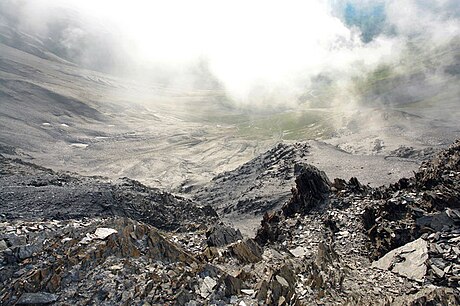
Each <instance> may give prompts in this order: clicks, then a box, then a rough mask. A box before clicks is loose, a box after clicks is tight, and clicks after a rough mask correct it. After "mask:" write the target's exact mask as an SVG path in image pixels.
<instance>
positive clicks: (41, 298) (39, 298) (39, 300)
mask: <svg viewBox="0 0 460 306" xmlns="http://www.w3.org/2000/svg"><path fill="white" fill-rule="evenodd" d="M57 299H58V296H57V295H56V294H52V293H48V292H36V293H24V294H23V295H21V297H20V298H19V301H18V303H17V305H48V304H51V303H54V302H56V301H57Z"/></svg>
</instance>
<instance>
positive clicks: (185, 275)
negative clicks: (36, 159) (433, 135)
mask: <svg viewBox="0 0 460 306" xmlns="http://www.w3.org/2000/svg"><path fill="white" fill-rule="evenodd" d="M459 146H460V144H459V143H456V144H454V145H453V146H452V147H451V148H449V150H447V151H445V152H441V153H440V155H439V157H437V159H435V160H434V161H433V163H425V164H424V166H423V167H422V169H421V170H420V173H422V172H423V173H422V174H419V173H418V174H416V175H415V177H414V178H407V179H401V180H400V181H398V182H397V183H396V184H394V185H392V186H389V187H382V188H371V187H369V186H365V185H363V184H361V183H360V182H359V181H358V180H357V179H356V178H351V179H350V180H349V181H345V180H342V179H335V180H334V181H333V183H331V182H329V180H328V179H327V177H326V176H325V175H324V173H322V172H321V171H319V170H318V169H316V168H315V167H312V166H308V165H307V166H302V167H300V166H296V167H295V170H296V174H297V177H296V187H295V188H293V189H292V194H291V198H290V199H289V200H287V201H286V202H285V203H284V205H283V206H282V207H281V209H280V210H278V211H275V212H273V213H270V214H266V215H265V216H264V219H263V220H262V222H261V227H260V229H259V231H258V233H257V235H256V237H255V239H254V240H253V239H250V238H243V239H242V235H241V233H239V232H238V231H237V230H234V229H232V228H231V227H229V226H227V225H224V223H220V222H219V221H217V218H216V217H215V214H213V213H212V211H210V212H205V209H204V208H203V207H196V208H193V209H197V211H198V212H201V213H202V214H201V213H198V218H193V215H192V214H191V213H190V211H187V210H184V211H182V212H176V213H177V214H179V215H178V216H177V219H176V221H175V222H177V226H175V227H172V228H173V229H174V230H172V231H171V230H170V229H169V225H171V224H173V222H170V223H169V225H168V226H164V227H163V231H161V230H159V229H156V228H155V227H153V226H152V225H151V224H148V223H147V222H146V221H149V220H154V219H151V218H146V219H143V214H142V213H136V212H133V211H131V210H129V209H127V208H126V207H128V206H123V205H126V204H120V205H121V206H120V207H118V206H117V207H116V209H119V210H120V213H119V214H120V215H122V216H123V217H113V215H117V214H115V213H113V211H114V210H112V213H110V214H108V215H109V216H110V217H107V216H106V215H103V217H98V216H97V214H94V215H92V214H89V213H88V212H87V213H88V215H86V216H83V217H82V216H80V218H70V217H67V218H59V219H57V218H55V219H54V220H53V219H48V220H43V219H42V218H41V217H40V215H39V217H38V218H37V219H35V220H34V219H33V218H31V215H30V214H29V215H27V213H28V212H27V211H25V210H23V211H25V212H24V214H26V215H27V217H28V218H29V220H26V221H24V220H20V219H19V216H15V215H13V214H10V212H8V213H6V214H4V215H3V216H2V218H3V222H0V255H1V260H0V270H1V271H2V273H0V282H1V283H0V284H1V288H2V289H0V303H2V304H5V305H14V304H17V303H18V302H21V303H28V301H33V300H35V302H37V303H42V302H41V300H40V299H42V301H44V302H47V303H48V301H49V302H50V303H54V304H56V305H68V304H85V303H89V302H90V301H91V302H93V303H98V304H117V305H118V304H120V305H130V304H139V305H143V304H146V303H149V304H151V305H152V304H162V305H165V304H176V305H202V304H203V305H206V304H217V305H219V304H231V305H250V304H264V305H315V304H322V305H331V304H336V305H376V304H377V305H425V304H429V303H433V304H436V303H437V304H441V305H457V304H459V301H460V292H459V287H460V283H459V282H460V278H459V276H458V275H459V273H460V262H459V260H460V248H459V243H460V211H459V210H458V209H457V208H456V206H455V204H452V202H451V200H452V199H454V200H455V195H456V193H457V192H458V189H457V188H458V186H459V180H460V176H459V174H460V169H459V168H458V160H457V159H456V158H457V157H456V156H457V155H458V152H459V149H458V147H459ZM451 155H453V156H451ZM444 162H445V163H446V165H447V166H446V167H445V168H443V166H442V163H444ZM9 167H11V168H9ZM21 167H22V166H21ZM4 169H6V170H2V171H3V172H2V174H1V175H0V179H2V175H3V176H5V177H7V178H8V179H7V181H9V182H15V181H14V180H17V182H19V181H20V180H21V179H23V178H24V176H27V175H29V174H30V173H31V171H32V172H33V171H36V173H35V174H33V173H32V174H33V175H32V177H34V175H35V177H34V181H35V183H34V185H35V186H34V187H33V188H36V189H34V190H35V191H37V190H41V189H40V188H43V187H46V186H49V184H50V181H49V180H48V181H46V180H43V179H42V180H38V179H37V178H38V177H41V178H46V179H48V178H53V179H56V180H51V181H52V184H57V185H58V186H59V184H62V185H63V186H64V187H68V186H76V185H75V182H73V180H77V179H78V180H77V181H78V182H79V184H82V185H83V187H85V188H87V187H88V186H90V184H89V183H88V181H87V180H86V179H85V178H80V177H74V176H72V175H69V177H67V178H65V177H64V176H62V177H59V175H58V174H56V173H51V174H46V173H45V174H43V171H45V172H46V170H43V169H40V168H37V169H35V168H34V169H35V170H34V169H32V170H31V169H30V165H27V164H26V165H24V167H23V168H20V169H18V168H17V165H16V164H14V163H11V161H8V162H6V168H4ZM429 169H431V170H429ZM17 170H22V171H24V173H21V172H18V174H14V175H13V174H12V173H10V172H9V171H17ZM21 175H22V176H21ZM12 177H14V178H12ZM88 180H90V179H88ZM90 181H91V182H97V184H99V183H100V181H99V179H97V180H96V181H93V180H92V179H91V180H90ZM43 182H45V183H43ZM69 182H71V183H69ZM122 182H125V183H126V186H125V187H122V188H121V189H122V190H121V191H117V192H121V193H126V194H130V195H131V196H127V197H124V198H123V199H124V200H123V201H126V202H129V201H132V202H129V203H139V202H138V201H139V199H143V200H142V201H144V200H145V201H146V202H145V203H146V206H143V205H139V207H140V209H141V210H142V208H143V207H149V204H148V203H149V201H151V202H152V203H151V204H150V205H152V206H155V205H159V204H160V203H163V202H164V205H165V206H166V207H170V208H171V207H174V208H177V206H176V205H178V203H180V204H183V205H185V206H184V207H185V208H186V209H188V208H187V205H188V204H187V203H189V204H190V205H192V204H193V205H195V204H194V203H193V202H188V201H186V200H183V201H185V202H181V201H180V198H176V197H174V196H171V195H169V196H166V197H160V196H159V197H158V198H156V197H155V194H156V193H155V192H154V191H152V190H150V189H149V188H147V187H145V186H143V185H140V184H137V183H135V182H132V181H129V180H122ZM72 184H73V185H72ZM97 184H96V185H97ZM116 184H121V183H115V185H116ZM16 186H19V185H18V184H17V185H16ZM23 186H25V187H24V189H26V190H27V189H28V188H30V187H29V186H30V185H28V184H25V185H21V187H20V188H22V187H23ZM110 186H112V187H113V185H110ZM59 187H62V186H59ZM1 188H3V187H1ZM20 188H19V189H20ZM113 188H115V189H116V188H119V187H118V186H115V187H113ZM125 188H127V189H125ZM446 188H447V189H446ZM0 190H1V191H2V195H0V196H1V197H3V198H6V197H8V196H9V195H5V194H4V192H5V191H7V192H10V189H8V188H7V189H0ZM85 190H87V189H85ZM441 190H448V191H449V193H447V196H445V197H444V194H442V191H441ZM21 192H24V191H21ZM91 192H93V191H91ZM433 193H434V194H438V193H439V195H440V197H438V198H437V200H436V201H435V202H432V199H433V198H432V197H431V196H427V194H428V195H429V194H433ZM19 194H22V193H19ZM441 195H442V197H441ZM150 196H151V197H150ZM168 197H172V198H168ZM158 199H161V201H160V200H158ZM168 199H169V200H168ZM142 201H141V202H142ZM168 201H169V202H168ZM176 201H178V202H176ZM28 203H29V205H31V207H32V209H36V208H34V206H33V205H34V202H32V201H30V202H28ZM113 203H119V202H117V201H114V202H109V204H110V205H113ZM41 205H42V204H41V203H40V202H39V203H38V207H40V208H41V207H45V206H41ZM53 205H56V202H52V201H51V207H55V206H53ZM117 205H118V204H117ZM168 205H172V206H168ZM6 207H7V209H8V207H9V206H8V205H7V206H6ZM82 207H89V206H82ZM82 207H79V206H77V210H78V209H80V211H82ZM96 208H97V209H98V206H96ZM123 209H125V210H123ZM193 209H192V211H195V210H193ZM90 212H91V211H90ZM121 212H123V213H121ZM125 214H127V215H128V217H127V216H125ZM152 214H153V213H152ZM158 214H159V215H158V218H163V219H164V220H170V219H168V218H174V217H175V215H174V214H175V213H171V214H170V215H167V214H163V213H162V210H159V212H158ZM187 214H188V215H187ZM185 215H186V216H185ZM207 215H209V216H211V217H210V219H209V220H211V221H213V223H211V222H209V220H207V221H206V222H204V223H201V222H202V221H201V219H200V218H201V217H204V216H207ZM135 218H138V219H139V220H135ZM158 220H160V219H158ZM171 220H173V219H171ZM158 222H159V221H158ZM168 222H169V221H168ZM193 224H194V225H193ZM192 225H193V226H192ZM46 299H48V300H46Z"/></svg>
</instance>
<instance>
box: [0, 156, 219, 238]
mask: <svg viewBox="0 0 460 306" xmlns="http://www.w3.org/2000/svg"><path fill="white" fill-rule="evenodd" d="M0 165H1V170H0V201H1V202H2V207H1V213H2V214H4V215H6V216H7V218H8V219H41V218H48V219H61V220H65V219H70V218H84V217H95V216H99V217H102V216H106V217H108V216H123V217H129V218H132V219H135V220H139V221H143V222H145V223H148V224H152V225H154V226H156V227H158V228H160V229H166V230H178V229H182V230H185V229H192V228H198V227H199V226H200V225H202V224H203V225H204V224H210V223H211V222H213V221H214V220H216V218H217V214H216V212H215V211H214V210H213V209H212V208H211V207H209V206H207V207H202V206H198V205H197V204H195V203H193V202H192V201H190V200H187V199H184V198H181V197H177V196H174V195H172V194H170V193H167V192H163V191H160V190H159V189H155V188H149V187H146V186H144V185H142V184H140V183H139V182H137V181H134V180H130V179H127V178H123V179H120V180H118V181H116V182H112V181H110V180H108V179H104V178H101V177H83V176H79V175H76V174H68V173H60V172H54V171H52V170H49V169H46V168H42V167H38V166H35V165H33V164H29V163H24V162H22V161H20V160H11V159H7V158H4V157H2V156H1V155H0Z"/></svg>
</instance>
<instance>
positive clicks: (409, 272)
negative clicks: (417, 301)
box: [372, 238, 428, 281]
mask: <svg viewBox="0 0 460 306" xmlns="http://www.w3.org/2000/svg"><path fill="white" fill-rule="evenodd" d="M427 260H428V243H427V242H426V241H425V240H424V239H422V238H419V239H417V240H414V241H412V242H410V243H408V244H406V245H403V246H402V247H399V248H397V249H394V250H392V251H390V252H388V253H387V254H386V255H385V256H383V257H382V258H380V259H379V260H377V261H374V262H373V263H372V266H373V267H376V268H379V269H382V270H390V271H393V272H395V273H398V274H399V275H402V276H405V277H407V278H409V279H413V280H417V281H422V280H423V278H424V277H425V275H426V272H427V266H426V261H427Z"/></svg>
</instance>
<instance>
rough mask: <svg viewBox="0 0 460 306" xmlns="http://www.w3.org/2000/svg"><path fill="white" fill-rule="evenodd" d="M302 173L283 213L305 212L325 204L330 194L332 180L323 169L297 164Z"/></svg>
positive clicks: (286, 214)
mask: <svg viewBox="0 0 460 306" xmlns="http://www.w3.org/2000/svg"><path fill="white" fill-rule="evenodd" d="M296 168H300V169H297V171H296V172H298V173H300V174H299V175H298V176H297V178H296V180H295V183H296V188H295V189H293V190H292V198H291V199H290V200H289V202H288V203H287V204H285V205H284V206H283V208H282V211H283V214H284V215H285V216H286V217H290V216H292V215H294V214H296V213H300V214H305V213H307V212H308V211H309V210H311V209H313V208H315V207H317V206H319V205H321V204H323V203H324V202H325V201H326V200H327V198H328V195H329V191H330V185H331V182H330V181H329V179H328V177H327V176H326V174H325V173H324V172H323V171H320V170H318V169H317V168H316V167H314V166H312V165H306V166H299V165H296Z"/></svg>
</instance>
